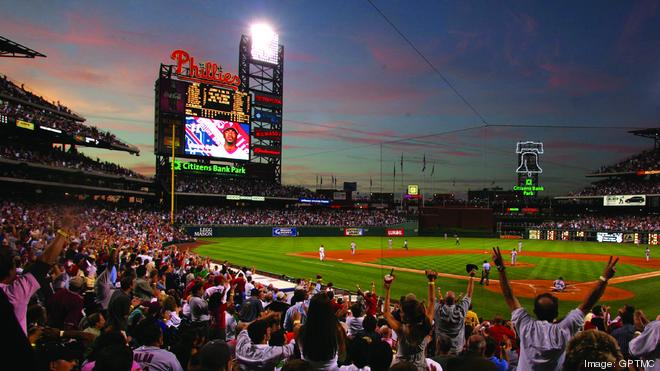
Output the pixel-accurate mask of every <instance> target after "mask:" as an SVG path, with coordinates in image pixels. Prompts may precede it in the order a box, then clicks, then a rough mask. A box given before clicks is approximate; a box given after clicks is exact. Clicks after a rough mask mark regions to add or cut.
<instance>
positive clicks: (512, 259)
mask: <svg viewBox="0 0 660 371" xmlns="http://www.w3.org/2000/svg"><path fill="white" fill-rule="evenodd" d="M517 256H518V252H517V251H516V248H515V247H514V248H513V250H512V251H511V265H516V257H517Z"/></svg>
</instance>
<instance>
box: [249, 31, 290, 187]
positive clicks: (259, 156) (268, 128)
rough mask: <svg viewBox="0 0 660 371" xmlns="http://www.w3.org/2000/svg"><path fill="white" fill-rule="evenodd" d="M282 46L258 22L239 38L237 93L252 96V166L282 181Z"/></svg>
mask: <svg viewBox="0 0 660 371" xmlns="http://www.w3.org/2000/svg"><path fill="white" fill-rule="evenodd" d="M283 75H284V47H283V46H282V45H280V40H279V36H278V34H277V33H276V32H275V31H274V30H273V28H272V27H271V26H269V25H268V24H265V23H257V24H254V25H253V26H252V27H250V35H249V36H248V35H241V42H240V45H239V54H238V76H239V77H240V79H241V85H240V86H239V89H240V91H242V92H247V93H249V94H250V97H251V105H250V106H251V110H252V117H251V132H252V133H251V134H252V140H251V143H252V145H251V151H252V156H251V163H252V164H254V165H256V164H262V165H258V166H259V168H260V169H263V170H264V172H265V173H268V174H272V175H269V177H272V178H273V180H275V182H277V183H281V181H282V108H283V99H284V97H283V81H284V78H283Z"/></svg>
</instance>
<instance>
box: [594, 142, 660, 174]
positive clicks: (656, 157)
mask: <svg viewBox="0 0 660 371" xmlns="http://www.w3.org/2000/svg"><path fill="white" fill-rule="evenodd" d="M658 169H660V149H658V148H655V149H650V150H648V151H643V152H642V153H639V154H636V155H634V156H632V157H630V158H627V159H625V160H623V161H621V162H619V163H616V164H614V165H610V166H603V167H601V168H600V169H598V170H597V171H596V173H599V174H603V173H622V172H631V171H638V170H658Z"/></svg>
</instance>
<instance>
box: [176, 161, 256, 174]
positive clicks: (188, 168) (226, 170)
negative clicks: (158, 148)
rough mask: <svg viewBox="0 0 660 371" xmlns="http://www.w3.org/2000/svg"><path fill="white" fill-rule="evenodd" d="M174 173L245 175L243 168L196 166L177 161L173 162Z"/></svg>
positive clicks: (211, 165)
mask: <svg viewBox="0 0 660 371" xmlns="http://www.w3.org/2000/svg"><path fill="white" fill-rule="evenodd" d="M174 171H180V172H196V173H211V174H220V175H234V176H243V175H245V174H246V171H245V166H232V165H217V164H198V163H196V162H183V161H177V160H174Z"/></svg>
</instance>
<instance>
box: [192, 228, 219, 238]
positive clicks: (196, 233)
mask: <svg viewBox="0 0 660 371" xmlns="http://www.w3.org/2000/svg"><path fill="white" fill-rule="evenodd" d="M188 233H190V234H191V235H192V236H193V237H213V228H211V227H197V228H193V229H188Z"/></svg>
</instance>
